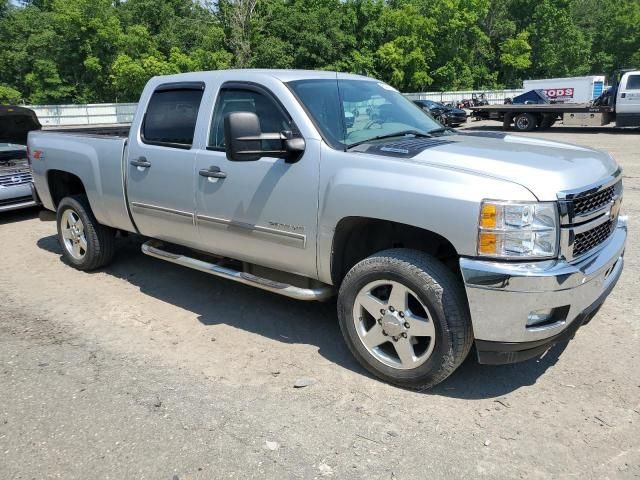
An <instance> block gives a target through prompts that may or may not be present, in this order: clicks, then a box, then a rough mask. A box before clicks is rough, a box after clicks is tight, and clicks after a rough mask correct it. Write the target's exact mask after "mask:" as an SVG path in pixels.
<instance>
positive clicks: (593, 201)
mask: <svg viewBox="0 0 640 480" xmlns="http://www.w3.org/2000/svg"><path fill="white" fill-rule="evenodd" d="M615 189H616V185H611V186H610V187H607V188H605V189H604V190H601V191H599V192H597V193H594V194H592V195H587V196H586V197H578V198H576V199H575V200H573V213H574V215H586V214H589V213H591V212H595V211H596V210H599V209H601V208H603V207H605V206H607V205H608V204H609V203H611V202H612V201H613V197H614V196H615Z"/></svg>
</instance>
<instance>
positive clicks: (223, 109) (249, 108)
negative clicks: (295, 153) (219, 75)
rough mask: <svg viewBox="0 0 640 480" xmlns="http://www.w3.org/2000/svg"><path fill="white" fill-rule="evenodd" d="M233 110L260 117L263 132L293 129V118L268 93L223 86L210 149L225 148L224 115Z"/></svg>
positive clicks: (215, 112)
mask: <svg viewBox="0 0 640 480" xmlns="http://www.w3.org/2000/svg"><path fill="white" fill-rule="evenodd" d="M233 112H252V113H255V114H256V115H258V118H259V119H260V128H261V130H262V132H263V133H277V132H282V131H283V130H291V129H292V128H291V120H290V119H289V118H288V117H287V116H286V115H285V114H284V112H283V111H282V109H281V108H280V106H279V105H277V104H276V103H275V102H274V101H273V99H271V98H269V97H268V96H267V95H265V94H263V93H261V92H258V91H255V90H250V89H243V88H223V89H221V90H220V94H219V95H218V100H217V102H216V106H215V108H214V109H213V121H212V122H211V131H210V132H209V145H208V147H207V148H208V149H209V150H220V151H222V150H224V147H225V145H224V117H225V116H226V115H228V114H229V113H233Z"/></svg>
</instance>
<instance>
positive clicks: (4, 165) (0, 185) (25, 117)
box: [0, 106, 40, 212]
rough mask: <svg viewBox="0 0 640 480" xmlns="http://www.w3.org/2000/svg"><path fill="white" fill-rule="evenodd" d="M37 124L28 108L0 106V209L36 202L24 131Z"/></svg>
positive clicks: (20, 206) (37, 125) (19, 206)
mask: <svg viewBox="0 0 640 480" xmlns="http://www.w3.org/2000/svg"><path fill="white" fill-rule="evenodd" d="M39 128H40V122H38V118H37V117H36V115H35V113H34V112H33V111H32V110H29V109H28V108H23V107H13V106H0V140H1V141H5V142H12V143H0V212H5V211H8V210H16V209H19V208H26V207H32V206H34V205H37V203H38V202H37V197H36V196H35V190H34V189H33V183H32V176H31V167H30V166H29V160H28V156H27V148H26V147H25V144H26V143H27V134H28V133H29V131H31V130H37V129H39Z"/></svg>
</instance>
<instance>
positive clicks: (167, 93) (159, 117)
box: [140, 82, 204, 149]
mask: <svg viewBox="0 0 640 480" xmlns="http://www.w3.org/2000/svg"><path fill="white" fill-rule="evenodd" d="M203 93H204V83H199V82H193V83H175V84H167V85H161V86H159V87H158V88H156V90H155V91H154V92H153V94H152V95H151V99H150V100H149V104H148V105H147V111H146V113H145V116H144V120H143V122H142V128H141V131H140V135H141V138H142V141H143V142H144V143H146V144H148V145H159V146H164V147H170V148H181V149H190V148H191V146H192V145H193V136H194V133H195V130H196V121H197V119H198V112H199V110H200V104H201V101H202V95H203Z"/></svg>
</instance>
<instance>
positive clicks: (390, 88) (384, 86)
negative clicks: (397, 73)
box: [378, 82, 398, 92]
mask: <svg viewBox="0 0 640 480" xmlns="http://www.w3.org/2000/svg"><path fill="white" fill-rule="evenodd" d="M378 85H380V86H381V87H382V88H384V89H385V90H391V91H392V92H397V91H398V90H396V89H395V88H393V87H392V86H391V85H387V84H386V83H382V82H378Z"/></svg>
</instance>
